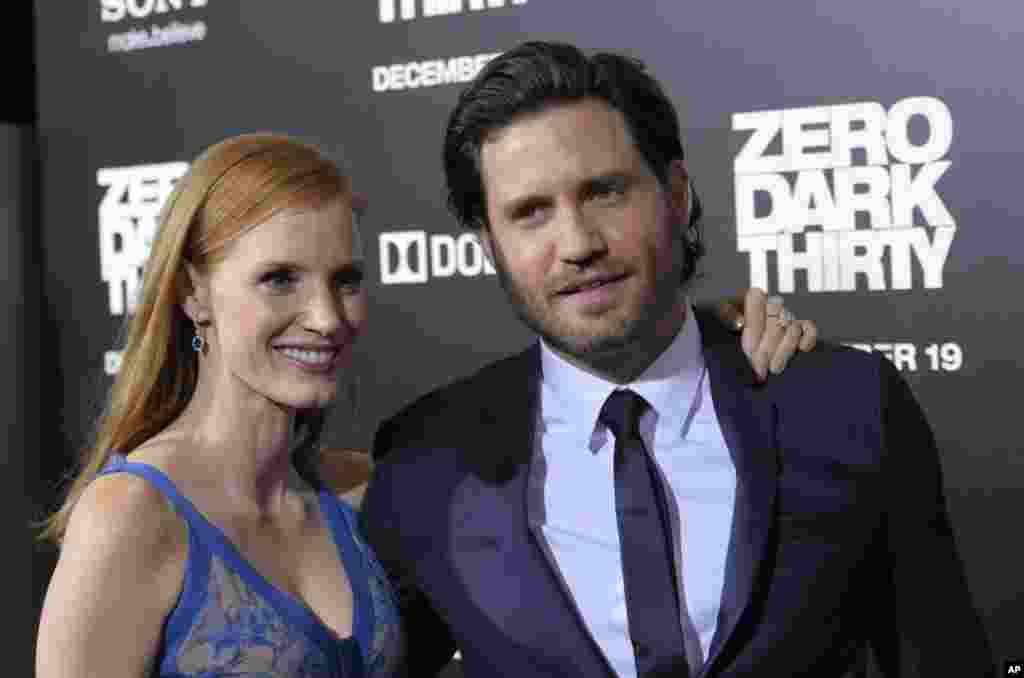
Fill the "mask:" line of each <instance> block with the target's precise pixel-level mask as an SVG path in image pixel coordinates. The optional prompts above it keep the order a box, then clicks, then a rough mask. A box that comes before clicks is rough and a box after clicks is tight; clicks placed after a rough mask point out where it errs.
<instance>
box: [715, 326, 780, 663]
mask: <svg viewBox="0 0 1024 678" xmlns="http://www.w3.org/2000/svg"><path fill="white" fill-rule="evenodd" d="M696 317H697V321H698V323H699V324H700V330H701V337H702V341H703V350H704V362H705V364H706V366H707V370H708V377H709V378H710V380H711V396H712V399H713V401H714V405H715V413H716V414H717V416H718V421H719V425H720V426H721V428H722V434H723V436H724V438H725V441H726V443H727V444H728V446H729V453H730V454H731V456H732V459H733V463H734V464H735V466H736V503H735V507H734V512H733V523H732V534H731V536H730V541H729V553H728V556H727V558H726V565H725V582H724V586H723V590H722V601H721V603H722V607H721V611H720V612H719V616H718V628H717V630H716V632H715V637H714V639H713V640H712V643H711V648H710V651H709V653H708V660H707V661H706V662H705V665H704V670H703V671H702V672H701V674H702V675H712V673H713V670H714V669H715V663H716V661H717V660H718V659H719V657H721V656H722V653H723V650H724V649H725V648H726V647H728V646H729V644H730V642H741V641H739V640H735V641H733V638H734V637H735V636H737V635H738V633H739V632H738V628H739V625H740V622H741V621H742V620H743V619H744V617H745V615H747V614H748V610H749V609H750V608H751V606H752V603H753V602H754V593H755V590H757V586H756V584H757V581H758V578H759V577H760V576H761V575H762V574H763V573H762V572H761V564H762V562H763V561H764V560H765V558H766V557H767V555H768V547H769V535H770V534H771V530H772V526H773V524H774V513H775V512H774V507H775V494H776V490H777V485H778V480H777V478H778V451H777V449H776V441H775V412H774V407H773V406H772V404H771V401H770V400H769V398H768V397H767V395H766V394H764V393H759V392H758V389H759V387H758V386H757V385H756V383H755V381H754V375H753V372H752V371H751V369H750V366H749V364H748V362H747V359H746V356H744V355H743V353H742V352H741V351H740V350H739V348H738V346H737V340H736V337H735V335H733V334H731V333H729V332H727V331H726V330H725V329H724V328H723V327H722V326H721V324H720V323H719V322H718V321H717V320H716V319H714V318H713V317H712V316H710V315H709V314H706V313H704V312H700V311H698V312H697V313H696Z"/></svg>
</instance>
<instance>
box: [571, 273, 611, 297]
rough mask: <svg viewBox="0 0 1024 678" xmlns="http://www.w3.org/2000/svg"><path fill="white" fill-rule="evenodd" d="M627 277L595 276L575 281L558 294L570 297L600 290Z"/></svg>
mask: <svg viewBox="0 0 1024 678" xmlns="http://www.w3.org/2000/svg"><path fill="white" fill-rule="evenodd" d="M625 277H626V275H625V274H618V275H599V276H593V277H590V278H586V279H584V280H577V281H573V282H572V283H570V284H568V285H564V286H562V288H561V289H559V290H558V292H557V294H558V295H559V296H568V295H571V294H577V293H579V292H586V291H589V290H594V289H599V288H601V287H602V286H604V285H607V284H609V283H614V282H618V281H620V280H623V279H624V278H625Z"/></svg>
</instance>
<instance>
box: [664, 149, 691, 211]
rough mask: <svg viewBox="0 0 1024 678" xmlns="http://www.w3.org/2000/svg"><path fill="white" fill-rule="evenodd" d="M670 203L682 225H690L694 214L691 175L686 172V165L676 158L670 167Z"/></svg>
mask: <svg viewBox="0 0 1024 678" xmlns="http://www.w3.org/2000/svg"><path fill="white" fill-rule="evenodd" d="M668 192H669V201H670V202H671V204H672V209H673V211H675V213H676V216H678V217H679V218H680V219H681V220H682V223H684V224H689V223H690V215H691V214H692V212H693V192H692V190H691V188H690V175H689V174H688V173H687V172H686V163H684V162H683V159H682V158H676V159H675V160H673V161H672V162H671V163H670V164H669V166H668Z"/></svg>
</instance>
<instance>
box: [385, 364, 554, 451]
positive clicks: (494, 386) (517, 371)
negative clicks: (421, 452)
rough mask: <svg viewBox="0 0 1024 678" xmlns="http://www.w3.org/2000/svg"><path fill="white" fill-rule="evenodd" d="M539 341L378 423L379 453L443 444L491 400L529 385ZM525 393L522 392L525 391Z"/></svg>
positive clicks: (427, 394) (419, 398) (480, 412)
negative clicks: (527, 377) (527, 376)
mask: <svg viewBox="0 0 1024 678" xmlns="http://www.w3.org/2000/svg"><path fill="white" fill-rule="evenodd" d="M536 353H537V351H536V345H534V346H531V347H530V348H527V349H526V350H524V351H522V352H520V353H516V354H513V355H510V356H506V357H503V358H501V359H499V360H495V361H492V362H490V363H487V364H486V365H484V366H482V367H480V368H479V369H477V370H476V371H474V372H472V373H470V374H468V375H466V376H463V377H460V378H458V379H456V380H454V381H452V382H450V383H448V384H446V385H444V386H441V387H439V388H436V389H434V390H432V391H429V392H428V393H426V394H424V395H422V396H420V397H418V398H417V399H416V400H414V401H413V402H411V403H409V404H408V405H406V406H404V407H403V408H402V409H400V410H399V411H398V412H397V413H395V414H394V415H392V416H391V417H389V418H388V419H386V420H385V421H384V422H383V423H382V424H381V425H380V427H379V428H378V430H377V436H376V438H375V441H374V455H375V456H379V455H382V454H384V453H385V452H387V451H390V450H393V449H395V448H398V447H405V446H409V445H411V444H415V445H416V446H417V447H424V446H425V443H427V441H430V442H429V445H430V446H434V445H437V446H444V445H445V441H449V440H451V439H452V438H453V436H457V434H458V431H460V430H463V429H465V428H466V425H467V424H470V423H473V422H477V421H479V420H480V418H481V416H485V412H486V410H487V409H488V406H489V405H493V403H494V402H495V401H496V400H498V399H500V398H504V397H508V396H510V395H513V394H510V393H509V390H510V389H511V390H515V389H516V388H517V387H518V386H519V385H520V384H523V385H525V384H526V383H527V382H526V380H525V377H526V375H527V374H528V371H529V370H531V369H534V368H535V365H536V363H537V355H536ZM520 397H521V396H520Z"/></svg>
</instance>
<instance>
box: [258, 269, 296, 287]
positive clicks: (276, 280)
mask: <svg viewBox="0 0 1024 678" xmlns="http://www.w3.org/2000/svg"><path fill="white" fill-rule="evenodd" d="M296 280H297V276H296V275H295V273H293V272H292V271H270V272H269V273H265V274H264V275H263V276H262V277H261V278H260V283H261V284H263V285H266V286H267V287H269V288H271V289H275V290H281V289H287V288H289V287H291V286H292V285H294V284H295V282H296Z"/></svg>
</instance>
